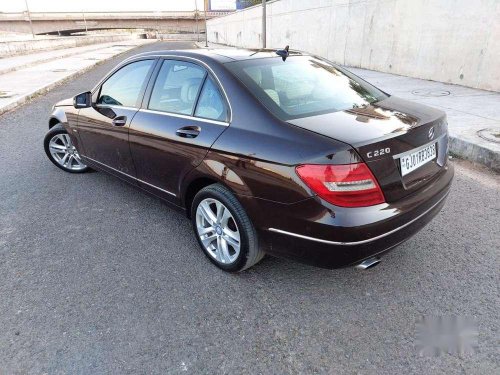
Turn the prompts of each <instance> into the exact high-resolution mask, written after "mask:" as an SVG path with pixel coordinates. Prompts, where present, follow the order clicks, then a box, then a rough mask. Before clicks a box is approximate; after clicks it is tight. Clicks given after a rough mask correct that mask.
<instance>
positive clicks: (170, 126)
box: [129, 59, 230, 203]
mask: <svg viewBox="0 0 500 375" xmlns="http://www.w3.org/2000/svg"><path fill="white" fill-rule="evenodd" d="M153 76H154V77H155V78H154V79H152V80H151V82H150V85H149V87H148V90H147V92H146V96H145V98H144V102H143V104H142V108H141V109H140V110H139V112H138V113H137V114H136V116H135V117H134V120H133V122H132V124H131V127H130V137H129V139H130V149H131V153H132V157H133V160H134V163H135V166H136V168H137V178H138V179H139V184H140V185H141V186H142V187H143V188H144V189H146V190H148V191H150V192H151V193H153V194H155V195H157V196H160V197H162V198H164V199H167V200H170V201H173V202H175V203H178V199H179V189H180V182H181V181H182V179H183V178H184V176H185V175H186V174H187V173H188V172H189V171H191V170H192V169H193V168H195V167H196V166H197V165H199V164H200V163H201V162H202V160H203V158H204V157H205V155H206V154H207V152H208V150H209V148H210V147H211V146H212V144H213V143H214V142H215V140H216V139H217V138H218V137H219V135H220V134H222V132H223V131H224V130H225V129H226V127H227V126H228V125H229V116H230V113H229V105H228V102H227V98H226V97H225V95H224V93H223V91H222V90H221V87H220V85H219V83H218V81H217V80H216V78H215V76H213V75H212V73H210V72H208V70H207V69H206V68H205V67H204V66H203V65H201V64H198V63H197V62H196V61H193V60H188V59H185V60H184V59H178V60H172V59H165V60H163V62H162V63H161V64H159V65H158V67H157V69H156V73H155V74H154V75H153Z"/></svg>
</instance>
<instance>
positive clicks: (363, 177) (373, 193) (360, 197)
mask: <svg viewBox="0 0 500 375" xmlns="http://www.w3.org/2000/svg"><path fill="white" fill-rule="evenodd" d="M295 170H296V171H297V174H298V175H299V177H300V178H301V179H302V181H304V182H305V183H306V185H307V186H309V187H310V188H311V189H312V190H313V191H314V192H315V193H316V194H318V195H319V196H320V197H321V198H323V199H324V200H326V201H327V202H330V203H332V204H334V205H336V206H342V207H365V206H373V205H375V204H379V203H384V202H385V199H384V194H382V190H381V189H380V186H379V184H378V182H377V180H376V179H375V177H374V176H373V174H372V172H371V171H370V169H369V168H368V167H367V165H366V164H365V163H356V164H346V165H328V164H325V165H319V164H305V165H299V166H298V167H297V168H296V169H295Z"/></svg>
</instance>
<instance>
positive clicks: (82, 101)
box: [73, 91, 92, 108]
mask: <svg viewBox="0 0 500 375" xmlns="http://www.w3.org/2000/svg"><path fill="white" fill-rule="evenodd" d="M91 105H92V93H91V92H90V91H87V92H82V93H81V94H78V95H77V96H75V97H74V98H73V107H75V108H88V107H90V106H91Z"/></svg>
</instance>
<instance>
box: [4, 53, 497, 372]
mask: <svg viewBox="0 0 500 375" xmlns="http://www.w3.org/2000/svg"><path fill="white" fill-rule="evenodd" d="M165 46H166V47H172V46H176V47H178V48H180V47H185V46H188V44H186V43H184V44H174V43H165ZM158 47H160V45H159V44H154V45H150V46H147V47H143V48H142V49H143V50H145V49H153V48H154V49H157V48H158ZM135 52H136V51H134V53H135ZM122 58H123V57H119V58H118V59H115V60H114V61H110V62H108V63H105V64H102V65H99V66H97V67H96V68H95V69H93V70H92V71H90V72H88V73H86V74H85V75H83V76H82V77H80V78H78V79H76V80H74V81H72V82H70V83H67V84H65V85H64V86H61V87H59V88H56V89H54V90H53V91H51V92H50V93H48V94H47V95H45V96H43V97H38V98H36V99H35V100H34V101H32V102H31V103H29V104H27V105H25V106H23V107H21V108H18V109H17V110H15V111H13V112H10V113H7V114H4V115H2V116H0V327H1V329H0V373H1V374H10V373H32V374H42V373H48V374H58V373H68V374H102V373H116V374H127V373H134V374H140V373H148V374H150V373H161V374H166V373H173V374H176V373H179V374H181V373H207V374H215V373H227V374H244V373H249V374H257V373H263V374H270V373H274V374H298V373H300V374H310V373H360V374H403V373H404V374H452V373H460V374H461V373H467V374H493V373H495V372H496V373H498V370H499V368H500V360H499V356H498V354H499V352H498V345H499V328H500V327H499V321H498V316H499V315H498V309H499V306H500V296H499V290H498V286H499V285H500V274H499V269H500V257H499V244H500V233H499V223H500V178H499V176H498V175H492V174H489V173H488V172H484V171H481V170H476V169H471V168H470V167H469V166H468V165H466V164H463V163H456V166H457V175H456V181H455V183H454V186H453V190H452V192H451V194H450V197H449V199H448V203H447V205H446V207H445V208H444V209H443V211H442V212H441V213H440V214H439V215H438V217H437V218H436V219H435V220H434V221H433V222H432V223H431V224H430V225H429V226H427V227H426V228H425V229H424V230H423V231H422V232H420V233H419V234H418V235H417V236H415V237H414V238H412V239H411V240H410V241H408V242H407V243H405V244H404V245H402V246H400V247H399V248H398V249H397V250H396V251H394V252H392V253H391V254H389V255H388V256H386V257H385V258H384V261H383V262H382V263H381V264H380V265H379V266H377V267H375V268H374V269H372V270H370V271H366V272H363V271H357V270H354V269H342V270H333V271H330V270H323V269H318V268H313V267H308V266H304V265H301V264H297V263H293V262H291V261H286V260H280V259H275V258H266V259H265V260H264V261H263V262H262V263H260V264H259V265H257V266H256V267H254V268H252V269H251V270H249V271H247V272H244V273H242V274H239V275H228V274H226V273H223V272H222V271H218V270H217V269H216V268H215V267H214V266H212V265H211V263H210V262H209V261H208V260H206V259H205V257H204V256H203V255H202V253H201V250H199V249H198V246H197V244H196V242H195V240H194V237H193V236H192V234H191V228H190V223H189V221H188V220H186V219H185V218H184V217H183V216H182V215H181V214H179V213H176V212H174V211H172V210H170V209H168V208H167V207H166V206H165V205H164V204H162V203H161V202H159V201H158V200H156V199H154V198H151V197H148V196H146V195H144V194H143V193H141V192H139V191H137V190H135V189H134V188H132V187H130V186H128V185H126V184H124V183H122V182H120V181H118V180H117V179H114V178H113V177H110V176H107V175H105V174H104V173H89V174H84V175H71V174H66V173H64V172H62V171H61V170H59V169H57V168H56V167H54V166H53V165H52V164H51V163H50V162H49V161H48V160H47V159H46V157H45V155H44V152H43V149H42V139H43V136H44V134H45V132H46V128H47V125H46V119H47V115H48V113H49V111H50V108H51V106H52V104H53V103H54V102H56V101H57V100H59V99H62V98H66V97H69V96H72V95H73V94H75V93H78V92H81V91H84V90H85V89H88V88H89V87H91V86H92V85H93V84H94V82H96V81H97V80H98V79H99V78H100V77H101V76H102V75H103V74H104V73H105V72H107V71H108V70H109V69H111V67H112V66H113V65H114V64H115V63H117V62H118V60H120V59H122ZM422 315H426V316H432V315H444V316H450V315H458V316H465V317H472V318H474V319H476V320H477V325H478V331H479V350H478V352H477V353H476V354H472V355H468V356H465V357H464V358H459V357H458V356H456V355H447V354H446V355H442V356H439V357H437V358H426V357H419V356H418V353H417V347H416V321H417V320H418V319H419V317H421V316H422Z"/></svg>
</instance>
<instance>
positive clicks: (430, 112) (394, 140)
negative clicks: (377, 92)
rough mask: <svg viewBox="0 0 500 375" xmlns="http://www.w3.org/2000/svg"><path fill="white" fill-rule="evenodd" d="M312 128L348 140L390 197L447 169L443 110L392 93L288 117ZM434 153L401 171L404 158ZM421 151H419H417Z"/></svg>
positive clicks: (409, 190) (401, 194)
mask: <svg viewBox="0 0 500 375" xmlns="http://www.w3.org/2000/svg"><path fill="white" fill-rule="evenodd" d="M289 122H290V123H291V124H293V125H295V126H299V127H302V128H305V129H308V130H310V131H313V132H316V133H319V134H322V135H325V136H328V137H331V138H334V139H336V140H339V141H341V142H345V143H348V144H350V145H351V146H352V147H353V148H354V149H356V151H357V152H358V153H359V155H360V156H361V158H362V159H363V160H364V161H365V162H366V164H367V165H368V167H369V168H370V169H371V171H372V173H373V174H374V175H375V177H376V178H377V180H378V182H379V185H380V187H381V188H382V190H383V192H384V195H385V198H386V200H387V201H388V202H394V201H397V200H398V199H401V198H402V197H404V196H406V195H408V194H410V193H412V192H414V191H416V190H418V189H420V188H421V187H423V186H425V185H426V184H427V183H429V182H430V181H431V180H433V179H434V178H436V177H437V176H438V175H439V174H440V173H442V172H444V166H445V165H446V162H447V151H448V135H447V124H446V116H445V114H444V112H442V111H439V110H437V109H434V108H430V107H427V106H424V105H421V104H418V103H413V102H409V101H406V100H402V99H398V98H395V97H389V98H387V99H385V100H382V101H380V102H377V103H374V104H371V105H369V106H366V107H362V108H353V109H349V110H345V111H339V112H333V113H327V114H323V115H318V116H312V117H306V118H299V119H294V120H290V121H289ZM432 145H435V146H434V147H435V153H436V156H435V157H434V158H433V159H432V160H430V161H427V162H426V163H424V164H423V165H420V166H419V167H418V168H416V169H414V170H412V171H411V172H407V174H405V175H404V176H403V173H402V170H401V157H406V156H408V155H410V156H409V157H410V158H411V154H413V153H414V152H415V153H416V154H415V155H414V157H413V159H412V160H417V161H418V160H419V157H420V158H422V159H423V158H425V153H426V152H429V150H428V146H430V147H431V148H432V147H433V146H432ZM420 150H422V152H421V153H420V154H421V155H419V153H418V152H417V151H420Z"/></svg>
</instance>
